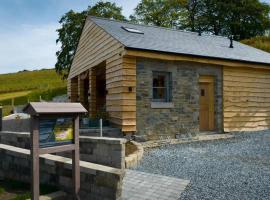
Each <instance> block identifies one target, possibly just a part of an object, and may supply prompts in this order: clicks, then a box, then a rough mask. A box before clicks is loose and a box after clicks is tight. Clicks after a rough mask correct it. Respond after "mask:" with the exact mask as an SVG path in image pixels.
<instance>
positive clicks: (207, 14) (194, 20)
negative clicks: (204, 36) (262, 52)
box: [130, 0, 270, 40]
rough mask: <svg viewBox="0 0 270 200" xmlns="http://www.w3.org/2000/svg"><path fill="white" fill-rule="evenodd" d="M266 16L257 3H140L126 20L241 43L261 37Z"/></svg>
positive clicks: (161, 0) (267, 22) (146, 0)
mask: <svg viewBox="0 0 270 200" xmlns="http://www.w3.org/2000/svg"><path fill="white" fill-rule="evenodd" d="M269 12H270V8H269V5H268V4H266V3H261V2H260V1H259V0H222V1H221V0H141V2H140V3H139V4H138V6H137V7H136V8H135V14H134V15H132V16H131V17H130V19H131V20H132V21H135V22H139V23H144V24H153V25H157V26H164V27H172V26H174V27H177V28H181V29H185V30H191V31H199V30H201V31H204V32H207V33H212V34H215V35H223V36H230V35H234V39H237V40H241V39H246V38H250V37H253V36H256V35H263V34H264V32H265V30H267V29H268V28H269V26H270V20H269Z"/></svg>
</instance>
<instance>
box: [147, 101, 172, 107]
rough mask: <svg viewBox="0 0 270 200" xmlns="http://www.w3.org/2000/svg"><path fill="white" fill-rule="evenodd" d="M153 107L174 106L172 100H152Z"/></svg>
mask: <svg viewBox="0 0 270 200" xmlns="http://www.w3.org/2000/svg"><path fill="white" fill-rule="evenodd" d="M151 108H174V103H172V102H151Z"/></svg>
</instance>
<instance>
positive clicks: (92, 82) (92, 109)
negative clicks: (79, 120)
mask: <svg viewBox="0 0 270 200" xmlns="http://www.w3.org/2000/svg"><path fill="white" fill-rule="evenodd" d="M89 91H90V99H89V115H90V117H91V118H95V117H96V115H97V104H96V92H97V91H96V73H95V70H94V69H93V68H92V69H90V70H89Z"/></svg>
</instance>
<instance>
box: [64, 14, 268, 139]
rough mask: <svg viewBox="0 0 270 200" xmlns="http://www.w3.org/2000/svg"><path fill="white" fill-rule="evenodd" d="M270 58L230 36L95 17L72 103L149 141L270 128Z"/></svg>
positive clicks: (81, 50) (74, 76)
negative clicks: (198, 134)
mask: <svg viewBox="0 0 270 200" xmlns="http://www.w3.org/2000/svg"><path fill="white" fill-rule="evenodd" d="M269 92H270V54H268V53H266V52H263V51H261V50H258V49H255V48H252V47H249V46H246V45H244V44H241V43H239V42H236V41H232V40H230V39H228V38H225V37H220V36H213V35H201V34H198V33H194V32H186V31H179V30H174V29H167V28H161V27H155V26H146V25H135V24H132V23H128V22H121V21H115V20H108V19H103V18H97V17H88V18H87V20H86V22H85V26H84V29H83V31H82V35H81V38H80V42H79V45H78V48H77V51H76V54H75V57H74V60H73V63H72V67H71V70H70V74H69V78H68V96H69V99H70V101H72V102H76V101H80V102H81V103H82V104H83V105H84V106H85V108H87V109H88V110H89V115H90V117H91V118H97V117H99V116H100V115H101V113H106V116H107V118H108V120H109V121H110V123H111V124H112V125H113V126H116V127H119V128H120V129H121V130H122V132H123V133H124V134H126V133H133V134H136V135H138V136H142V137H144V138H146V139H158V138H160V136H170V137H171V138H174V137H176V136H177V135H181V134H183V133H198V132H200V131H215V132H230V131H251V130H252V131H254V130H264V129H268V128H269V127H270V124H269V123H270V116H269V115H270V94H269Z"/></svg>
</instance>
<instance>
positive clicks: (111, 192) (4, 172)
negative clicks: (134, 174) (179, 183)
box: [0, 144, 124, 200]
mask: <svg viewBox="0 0 270 200" xmlns="http://www.w3.org/2000/svg"><path fill="white" fill-rule="evenodd" d="M0 157H1V160H2V161H3V160H4V161H5V162H0V178H4V179H13V180H18V181H23V182H30V180H31V174H30V171H31V159H30V151H29V150H27V149H22V148H18V147H13V146H9V145H4V144H0ZM71 163H72V160H71V159H69V158H64V157H61V156H55V155H48V154H47V155H41V156H40V182H41V183H43V184H49V185H52V186H56V187H60V188H59V189H61V190H63V191H65V192H67V193H70V192H71V191H72V170H71V169H72V165H71ZM80 167H81V189H80V193H79V195H80V198H81V199H96V200H113V199H117V200H118V199H121V193H122V189H121V187H122V180H123V176H124V170H120V169H116V168H112V167H107V166H103V165H98V164H93V163H89V162H84V161H81V162H80Z"/></svg>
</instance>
